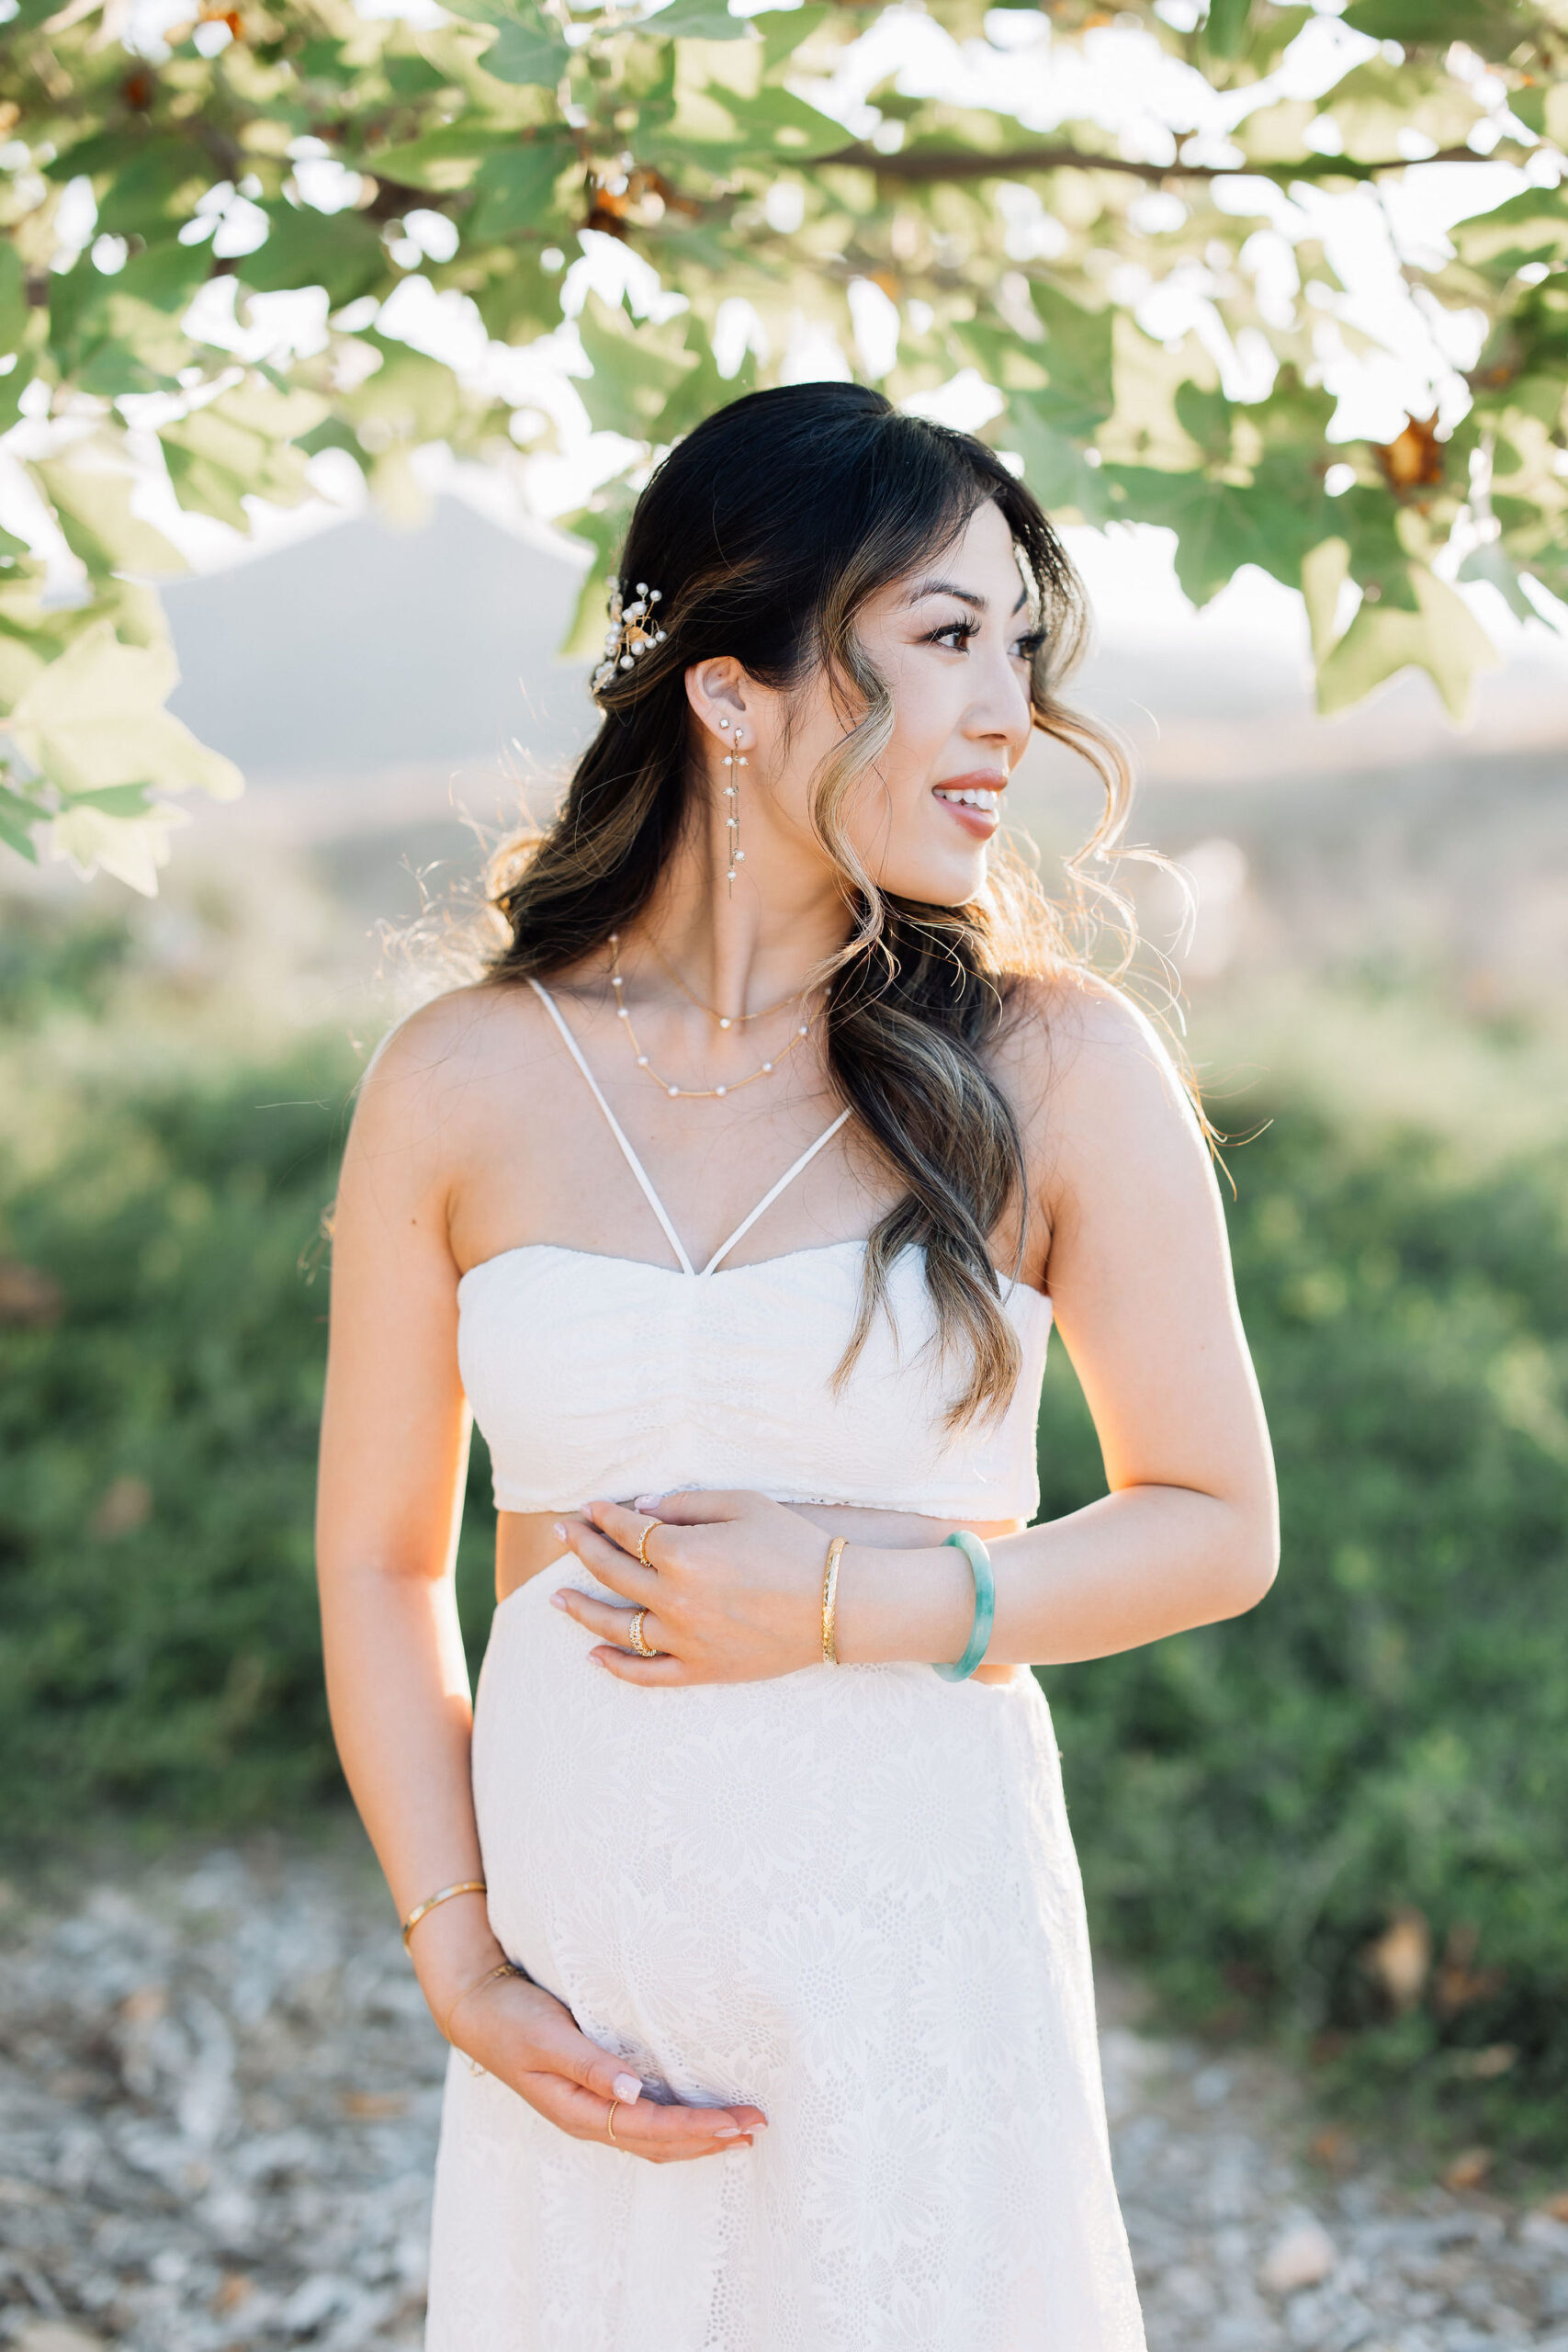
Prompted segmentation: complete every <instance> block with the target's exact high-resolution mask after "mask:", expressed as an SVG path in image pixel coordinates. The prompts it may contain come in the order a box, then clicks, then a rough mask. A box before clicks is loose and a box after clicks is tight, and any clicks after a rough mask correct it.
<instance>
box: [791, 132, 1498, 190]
mask: <svg viewBox="0 0 1568 2352" xmlns="http://www.w3.org/2000/svg"><path fill="white" fill-rule="evenodd" d="M1420 160H1421V161H1422V162H1423V163H1427V164H1485V163H1490V162H1491V161H1492V160H1493V159H1492V157H1491V156H1488V155H1479V154H1477V153H1476V152H1475V150H1474V148H1473V147H1441V148H1439V149H1438V153H1436V154H1435V155H1424V156H1422V157H1421V159H1420ZM823 164H852V165H853V167H854V168H855V169H856V170H857V171H864V172H874V173H875V174H876V175H878V177H879V178H882V179H897V180H909V181H913V182H917V183H925V184H927V185H929V184H931V183H932V182H935V181H942V180H991V179H1022V178H1026V177H1027V176H1028V175H1030V174H1031V173H1033V172H1121V173H1123V174H1125V175H1128V176H1130V177H1131V178H1133V179H1139V180H1145V181H1147V182H1149V183H1150V185H1152V186H1156V187H1157V186H1158V185H1159V184H1160V183H1161V182H1162V181H1164V180H1238V179H1257V180H1278V181H1279V183H1280V186H1281V187H1285V186H1287V185H1288V184H1289V183H1290V182H1291V181H1292V180H1325V179H1352V180H1370V179H1375V178H1376V177H1377V176H1378V175H1379V174H1380V173H1382V172H1407V171H1408V170H1409V169H1410V167H1411V165H1410V159H1409V158H1408V157H1407V156H1404V155H1393V156H1389V157H1388V158H1386V159H1385V160H1384V161H1382V162H1379V163H1374V164H1361V163H1358V162H1356V161H1355V160H1354V158H1353V157H1351V156H1348V155H1303V156H1302V157H1300V158H1298V160H1297V161H1296V162H1294V163H1292V164H1250V163H1249V164H1143V163H1134V161H1133V160H1132V159H1131V158H1130V157H1129V156H1126V155H1088V154H1085V153H1084V152H1083V151H1082V149H1081V148H1077V147H1001V148H997V149H995V150H993V151H991V152H989V153H987V152H984V151H982V150H981V149H978V148H974V147H912V148H910V149H909V150H908V152H907V153H902V154H900V153H897V152H895V153H892V154H884V153H883V152H882V150H881V149H880V148H878V147H868V146H867V145H866V144H865V143H864V142H863V141H859V140H857V141H856V142H855V143H854V145H853V146H852V147H840V148H838V149H836V150H835V151H834V153H832V154H830V155H819V156H818V158H817V163H816V168H820V167H821V166H822V165H823Z"/></svg>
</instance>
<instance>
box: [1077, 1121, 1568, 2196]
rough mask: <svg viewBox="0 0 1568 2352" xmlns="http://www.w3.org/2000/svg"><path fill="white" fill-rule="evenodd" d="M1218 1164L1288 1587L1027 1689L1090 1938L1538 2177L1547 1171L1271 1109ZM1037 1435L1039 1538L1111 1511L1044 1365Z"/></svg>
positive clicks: (1559, 1434) (1195, 2009) (1546, 1993)
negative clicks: (1516, 2155)
mask: <svg viewBox="0 0 1568 2352" xmlns="http://www.w3.org/2000/svg"><path fill="white" fill-rule="evenodd" d="M1233 1159H1234V1167H1235V1177H1236V1182H1237V1184H1238V1187H1239V1193H1240V1198H1239V1202H1238V1203H1237V1204H1236V1205H1235V1208H1234V1209H1233V1211H1232V1215H1231V1228H1232V1238H1233V1243H1234V1248H1235V1262H1236V1275H1237V1283H1238V1287H1239V1291H1240V1295H1241V1302H1242V1309H1243V1314H1244V1317H1245V1319H1246V1323H1247V1332H1248V1336H1249V1338H1250V1340H1251V1342H1252V1348H1253V1352H1254V1355H1255V1358H1256V1361H1257V1363H1258V1375H1259V1379H1260V1381H1261V1384H1262V1388H1263V1395H1264V1399H1265V1403H1266V1405H1267V1408H1268V1411H1269V1421H1270V1425H1271V1428H1272V1431H1273V1436H1274V1443H1275V1449H1276V1454H1277V1458H1278V1461H1279V1467H1280V1496H1281V1507H1282V1521H1283V1558H1282V1564H1281V1567H1280V1576H1279V1579H1278V1581H1277V1583H1276V1585H1275V1586H1274V1588H1273V1589H1272V1591H1271V1592H1270V1593H1269V1596H1268V1598H1267V1599H1266V1600H1264V1601H1263V1603H1262V1604H1261V1606H1260V1607H1258V1609H1257V1610H1255V1611H1252V1612H1250V1613H1249V1614H1248V1615H1247V1616H1246V1617H1244V1618H1239V1619H1236V1620H1235V1621H1234V1622H1233V1623H1228V1624H1224V1625H1218V1626H1212V1627H1207V1628H1205V1629H1203V1630H1202V1631H1201V1632H1198V1633H1193V1634H1184V1635H1182V1636H1180V1637H1179V1638H1178V1639H1176V1640H1174V1641H1168V1642H1164V1643H1160V1644H1158V1645H1155V1646H1153V1647H1151V1648H1149V1649H1146V1650H1143V1651H1138V1652H1134V1653H1131V1654H1129V1655H1127V1656H1125V1657H1116V1658H1109V1659H1104V1660H1100V1661H1097V1662H1095V1663H1093V1664H1089V1665H1082V1666H1076V1667H1073V1668H1057V1669H1054V1670H1052V1671H1050V1672H1049V1673H1047V1674H1045V1675H1044V1676H1043V1680H1044V1682H1045V1684H1046V1688H1047V1690H1048V1691H1049V1694H1050V1697H1051V1700H1052V1705H1053V1710H1054V1713H1055V1720H1056V1724H1057V1730H1058V1736H1059V1737H1060V1740H1061V1743H1062V1747H1063V1749H1064V1753H1065V1758H1066V1763H1065V1770H1066V1781H1067V1789H1068V1795H1069V1801H1070V1803H1071V1805H1072V1812H1073V1821H1074V1827H1075V1834H1076V1836H1077V1842H1078V1848H1079V1853H1080V1857H1081V1860H1082V1862H1083V1867H1084V1874H1085V1880H1086V1884H1087V1887H1088V1891H1089V1902H1090V1908H1091V1914H1092V1917H1093V1920H1094V1925H1095V1928H1096V1933H1097V1939H1098V1940H1100V1942H1102V1943H1104V1944H1105V1945H1106V1946H1108V1947H1114V1948H1116V1949H1118V1950H1120V1951H1123V1952H1126V1953H1129V1954H1133V1955H1135V1956H1136V1957H1137V1958H1139V1959H1140V1960H1142V1961H1145V1962H1149V1963H1151V1964H1152V1965H1153V1966H1154V1967H1155V1968H1156V1972H1157V1973H1158V1974H1159V1976H1160V1977H1161V1979H1162V1980H1163V1982H1164V1984H1165V1985H1166V1987H1167V1989H1168V1992H1169V1993H1170V1994H1171V1995H1172V1996H1173V1997H1175V1998H1176V1999H1177V2000H1178V2001H1179V2003H1180V2005H1181V2006H1182V2007H1184V2008H1186V2009H1187V2010H1188V2011H1189V2012H1190V2013H1191V2014H1195V2015H1199V2016H1201V2015H1203V2014H1205V2013H1207V2014H1209V2015H1210V2016H1211V2017H1216V2018H1224V2015H1225V2013H1226V2011H1227V2010H1229V2011H1231V2012H1234V2013H1236V2014H1238V2015H1239V2016H1250V2017H1252V2018H1257V2017H1258V2015H1259V2014H1260V2013H1261V2014H1272V2015H1273V2016H1274V2017H1275V2018H1286V2019H1290V2020H1291V2021H1292V2022H1293V2023H1294V2024H1295V2025H1296V2026H1297V2027H1298V2028H1301V2029H1306V2030H1317V2031H1318V2035H1319V2039H1318V2041H1317V2045H1316V2046H1317V2053H1318V2055H1319V2056H1320V2057H1321V2058H1324V2059H1325V2060H1327V2061H1328V2062H1329V2063H1330V2064H1333V2062H1334V2060H1335V2055H1336V2052H1339V2053H1340V2056H1339V2063H1338V2064H1337V2079H1338V2082H1339V2086H1340V2088H1341V2090H1342V2091H1344V2092H1346V2093H1347V2094H1351V2095H1354V2096H1356V2097H1358V2098H1360V2099H1361V2100H1363V2101H1365V2102H1371V2101H1374V2100H1375V2101H1380V2102H1384V2103H1386V2101H1387V2099H1388V2097H1389V2095H1390V2092H1391V2088H1392V2087H1393V2086H1394V2085H1396V2084H1397V2085H1403V2086H1404V2087H1405V2091H1406V2093H1407V2094H1408V2104H1409V2108H1410V2111H1411V2113H1412V2115H1413V2116H1414V2115H1416V2114H1418V2113H1421V2112H1424V2113H1426V2115H1427V2118H1428V2120H1438V2119H1439V2118H1441V2117H1443V2116H1445V2115H1447V2116H1449V2117H1450V2118H1451V2119H1452V2120H1456V2121H1462V2122H1463V2124H1464V2127H1465V2128H1466V2129H1467V2130H1468V2131H1472V2132H1479V2133H1482V2134H1492V2133H1495V2134H1497V2135H1499V2136H1506V2138H1507V2139H1508V2140H1509V2141H1510V2142H1511V2143H1512V2144H1513V2145H1514V2146H1515V2147H1517V2148H1519V2149H1520V2150H1522V2151H1533V2152H1535V2153H1537V2154H1541V2155H1543V2156H1544V2155H1547V2154H1562V2152H1563V2151H1564V2150H1565V2149H1568V1870H1565V1868H1564V1839H1563V1826H1564V1824H1565V1823H1568V1542H1565V1540H1564V1480H1563V1472H1564V1467H1565V1465H1568V1416H1565V1414H1564V1410H1563V1398H1564V1389H1565V1378H1564V1375H1565V1374H1568V1246H1565V1244H1568V1234H1565V1230H1564V1227H1565V1221H1568V1219H1565V1211H1568V1178H1565V1174H1564V1171H1563V1169H1562V1165H1561V1163H1560V1162H1553V1163H1550V1164H1528V1163H1527V1164H1523V1165H1515V1166H1513V1167H1510V1168H1508V1169H1506V1170H1504V1171H1503V1172H1501V1173H1498V1174H1494V1175H1492V1176H1489V1177H1486V1178H1482V1179H1477V1178H1473V1177H1467V1176H1465V1175H1464V1174H1463V1173H1462V1172H1461V1171H1460V1170H1458V1169H1457V1168H1456V1167H1455V1166H1454V1164H1453V1163H1452V1160H1451V1159H1450V1157H1449V1156H1448V1154H1447V1153H1446V1152H1445V1150H1444V1148H1442V1147H1441V1146H1440V1145H1438V1143H1437V1142H1436V1141H1435V1140H1434V1139H1432V1138H1431V1137H1429V1136H1421V1135H1416V1134H1402V1135H1388V1136H1382V1137H1378V1138H1372V1139H1364V1140H1361V1141H1358V1140H1357V1138H1356V1137H1354V1136H1348V1135H1347V1134H1345V1133H1343V1132H1339V1131H1337V1128H1336V1127H1335V1125H1333V1124H1332V1123H1331V1122H1330V1121H1328V1120H1325V1118H1324V1117H1323V1116H1321V1115H1316V1116H1314V1115H1312V1114H1308V1113H1306V1112H1305V1111H1303V1110H1294V1111H1292V1109H1291V1107H1290V1106H1289V1105H1287V1106H1285V1107H1284V1108H1283V1109H1282V1110H1281V1112H1280V1115H1279V1116H1278V1118H1277V1119H1276V1122H1275V1124H1274V1125H1272V1126H1271V1127H1270V1128H1269V1131H1268V1132H1267V1133H1266V1134H1265V1135H1264V1136H1262V1137H1261V1138H1260V1139H1259V1140H1258V1142H1256V1143H1254V1144H1252V1145H1250V1146H1248V1147H1247V1148H1246V1149H1245V1150H1242V1151H1238V1152H1237V1153H1235V1155H1233ZM1042 1439H1043V1443H1042V1455H1043V1479H1044V1485H1045V1495H1044V1503H1043V1508H1044V1510H1045V1512H1046V1514H1047V1515H1050V1514H1053V1513H1055V1512H1059V1511H1062V1510H1069V1509H1072V1508H1074V1507H1075V1506H1076V1505H1077V1504H1078V1503H1079V1502H1081V1501H1083V1500H1085V1499H1087V1498H1088V1497H1089V1495H1091V1494H1094V1493H1097V1492H1100V1491H1102V1484H1101V1480H1100V1464H1099V1456H1098V1453H1097V1451H1096V1448H1095V1444H1094V1437H1093V1432H1092V1430H1091V1429H1090V1428H1089V1422H1088V1417H1087V1414H1086V1413H1085V1411H1084V1408H1083V1406H1082V1402H1081V1399H1079V1397H1077V1391H1076V1386H1075V1384H1074V1383H1073V1381H1072V1375H1071V1373H1070V1371H1069V1370H1068V1369H1067V1367H1066V1364H1065V1362H1062V1361H1058V1362H1057V1363H1055V1365H1054V1367H1053V1370H1052V1373H1051V1376H1050V1379H1049V1382H1048V1385H1047V1394H1046V1404H1045V1410H1044V1414H1043V1424H1042ZM1402 1910H1403V1911H1407V1912H1409V1913H1412V1914H1419V1915H1420V1917H1419V1919H1416V1918H1414V1917H1412V1918H1409V1919H1407V1921H1406V1934H1407V1936H1411V1935H1413V1937H1414V1939H1415V1944H1416V1949H1417V1950H1418V1948H1419V1942H1420V1939H1421V1938H1422V1936H1423V1934H1425V1935H1426V1936H1427V1937H1429V1939H1430V1940H1431V1944H1432V1947H1433V1951H1432V1959H1433V1965H1432V1967H1431V1969H1430V1971H1429V1973H1428V1974H1427V1982H1426V1984H1425V1985H1423V1986H1422V1987H1421V1990H1420V1997H1419V1999H1418V2000H1417V2001H1416V2003H1415V2005H1414V2006H1413V2007H1411V2008H1409V2009H1408V2010H1407V2011H1406V2012H1404V2014H1398V2015H1396V2014H1394V2013H1393V2001H1392V1999H1391V1996H1390V1991H1389V1988H1388V1987H1387V1985H1385V1984H1382V1983H1381V1982H1380V1981H1379V1977H1378V1975H1377V1973H1375V1972H1374V1971H1373V1970H1372V1969H1370V1968H1369V1966H1368V1964H1367V1959H1366V1954H1367V1951H1368V1947H1369V1945H1370V1944H1371V1941H1372V1940H1373V1939H1375V1938H1377V1937H1378V1936H1379V1935H1380V1934H1381V1933H1382V1931H1383V1930H1384V1929H1385V1928H1387V1926H1388V1925H1389V1923H1390V1921H1391V1919H1392V1918H1393V1917H1395V1916H1396V1915H1397V1914H1398V1913H1400V1912H1401V1911H1402ZM1510 2050H1511V2051H1513V2052H1516V2053H1517V2054H1516V2055H1515V2056H1514V2057H1513V2058H1512V2059H1509V2057H1508V2055H1507V2053H1508V2052H1509V2051H1510ZM1482 2052H1488V2053H1489V2054H1488V2055H1487V2056H1485V2057H1483V2058H1481V2061H1480V2063H1481V2067H1482V2072H1481V2073H1480V2074H1479V2075H1478V2074H1477V2073H1476V2071H1475V2067H1476V2062H1477V2059H1478V2057H1480V2053H1482ZM1488 2069H1501V2071H1496V2072H1491V2073H1488V2072H1487V2071H1486V2070H1488Z"/></svg>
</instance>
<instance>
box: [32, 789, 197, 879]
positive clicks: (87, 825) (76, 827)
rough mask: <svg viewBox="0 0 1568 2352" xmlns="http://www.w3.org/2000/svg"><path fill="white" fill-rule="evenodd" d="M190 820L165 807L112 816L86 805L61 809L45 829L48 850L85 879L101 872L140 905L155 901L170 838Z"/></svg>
mask: <svg viewBox="0 0 1568 2352" xmlns="http://www.w3.org/2000/svg"><path fill="white" fill-rule="evenodd" d="M189 821H190V820H189V819H188V818H187V817H186V813H185V811H184V809H172V808H169V807H168V806H167V805H161V806H159V807H156V808H149V809H142V810H141V812H140V813H139V814H137V815H134V816H123V817H122V816H117V815H115V814H113V813H112V812H111V811H110V810H109V809H106V808H103V807H101V806H96V805H95V804H94V802H92V801H91V800H79V801H76V802H75V803H73V805H72V806H71V807H70V808H67V809H62V811H61V813H60V815H59V816H58V817H56V819H55V820H54V822H53V824H52V825H51V828H50V847H51V850H52V851H53V853H54V854H55V856H56V857H68V858H69V859H70V860H71V862H72V864H73V865H74V866H75V867H76V869H77V871H78V873H80V874H82V875H83V876H87V875H91V874H95V873H96V872H97V871H98V870H99V868H100V867H101V868H102V870H103V871H104V872H105V873H106V874H112V875H114V876H116V878H117V880H118V881H121V882H124V883H126V884H128V885H129V886H130V888H131V889H132V890H139V891H140V892H141V895H142V897H143V898H144V899H153V898H156V897H157V895H158V869H159V867H160V866H161V865H167V864H168V862H169V835H170V833H171V832H172V831H174V830H175V826H177V825H185V824H188V823H189Z"/></svg>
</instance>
